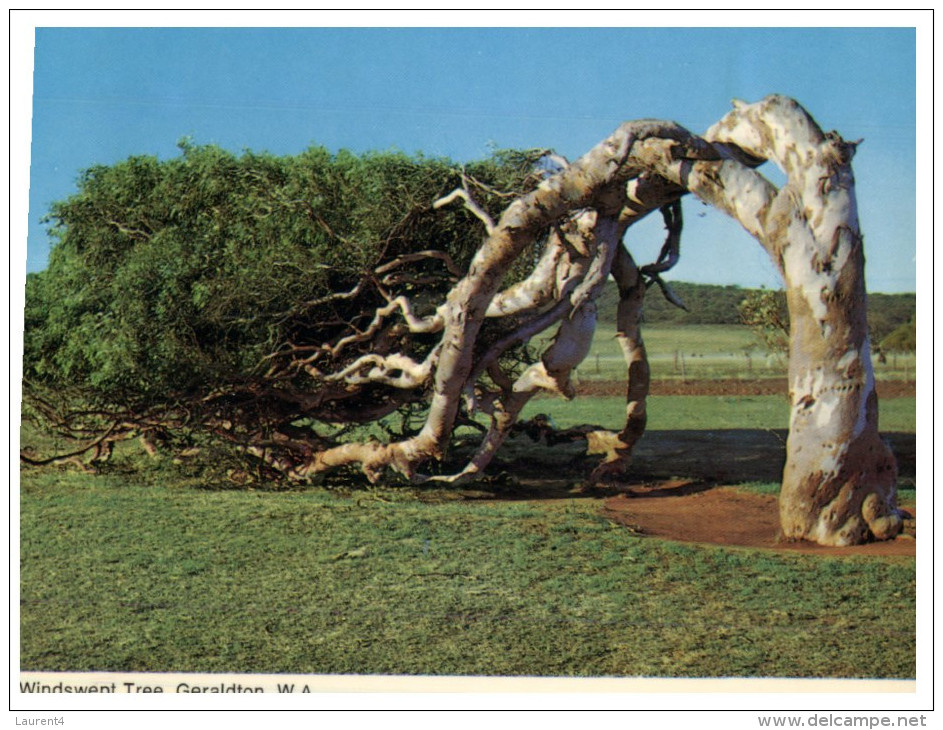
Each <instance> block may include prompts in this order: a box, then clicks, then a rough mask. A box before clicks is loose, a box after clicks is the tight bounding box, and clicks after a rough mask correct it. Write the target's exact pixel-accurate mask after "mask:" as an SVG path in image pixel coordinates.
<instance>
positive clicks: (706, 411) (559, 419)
mask: <svg viewBox="0 0 943 730" xmlns="http://www.w3.org/2000/svg"><path fill="white" fill-rule="evenodd" d="M916 408H917V399H916V398H883V399H881V400H880V401H878V413H879V416H878V418H879V424H880V428H881V430H882V431H884V432H896V433H914V432H915V430H916ZM537 413H546V414H549V415H551V416H552V417H553V420H554V422H555V423H556V425H557V426H558V427H560V428H568V427H571V426H576V425H579V424H583V423H591V424H596V425H600V426H603V427H605V428H608V429H616V430H618V429H621V428H622V426H623V425H624V424H625V398H623V397H618V396H603V397H594V398H583V397H580V398H575V399H573V400H571V401H566V400H563V399H562V398H554V397H549V396H547V397H539V398H535V399H534V400H532V401H531V402H530V403H528V404H527V406H526V407H525V409H524V412H523V414H522V418H530V417H532V416H533V415H534V414H537ZM788 427H789V402H788V401H787V400H786V398H785V396H777V395H755V396H727V395H723V396H719V395H685V396H676V395H669V396H652V397H650V398H649V399H648V426H647V428H648V430H652V431H668V430H676V429H704V430H716V429H729V428H747V429H750V428H763V429H769V428H773V429H785V428H788Z"/></svg>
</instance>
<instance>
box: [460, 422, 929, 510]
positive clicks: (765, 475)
mask: <svg viewBox="0 0 943 730" xmlns="http://www.w3.org/2000/svg"><path fill="white" fill-rule="evenodd" d="M883 436H884V438H885V440H886V441H887V442H888V444H889V445H890V447H891V449H892V451H893V452H894V454H895V456H896V457H897V462H898V471H899V480H900V484H901V486H902V487H905V488H906V487H909V488H913V485H914V480H915V473H916V439H915V435H914V434H912V433H887V434H883ZM786 437H787V432H786V430H784V429H776V430H774V429H718V430H713V431H706V430H677V431H649V432H646V434H645V435H644V436H643V437H642V439H641V440H640V441H639V443H638V446H637V447H636V450H635V455H634V458H633V461H632V466H631V468H630V471H629V473H628V474H627V475H626V477H625V479H624V480H622V481H621V483H620V484H618V485H613V486H611V487H601V488H583V487H582V486H581V485H582V484H583V483H584V482H585V480H586V478H587V477H588V476H589V474H590V472H591V471H592V469H593V467H594V466H595V465H596V464H597V463H598V461H597V459H598V457H596V456H586V454H585V444H584V443H583V442H575V443H566V444H555V445H553V446H547V445H546V444H545V443H544V442H542V441H540V442H535V441H532V440H531V439H529V438H527V437H526V436H518V437H515V438H511V439H509V440H508V442H507V443H506V445H505V446H504V447H503V448H502V450H501V452H500V453H499V455H498V457H497V458H496V459H495V460H494V462H493V463H492V464H491V466H490V468H489V470H488V471H489V475H488V476H487V477H486V478H484V479H482V480H480V481H477V482H474V483H472V484H467V485H463V486H461V487H458V488H457V491H458V494H459V495H461V496H464V497H467V498H475V497H483V498H504V499H541V498H543V499H559V498H573V497H575V496H580V495H585V496H594V497H598V496H605V495H606V494H607V493H609V492H613V493H618V492H620V491H624V489H625V488H626V487H633V486H646V487H649V488H652V489H651V491H648V492H646V494H647V496H676V495H681V494H691V493H694V492H698V491H706V490H708V489H711V488H713V487H714V486H718V485H730V484H742V483H749V482H772V483H778V482H779V481H780V480H781V479H782V473H783V466H784V464H785V459H786ZM468 453H470V452H469V451H466V450H465V449H458V450H456V452H455V453H453V455H452V456H453V460H452V461H451V463H450V464H449V465H448V467H454V468H456V469H458V468H461V467H460V466H459V465H460V463H461V458H462V457H463V456H467V455H468ZM661 485H663V486H661Z"/></svg>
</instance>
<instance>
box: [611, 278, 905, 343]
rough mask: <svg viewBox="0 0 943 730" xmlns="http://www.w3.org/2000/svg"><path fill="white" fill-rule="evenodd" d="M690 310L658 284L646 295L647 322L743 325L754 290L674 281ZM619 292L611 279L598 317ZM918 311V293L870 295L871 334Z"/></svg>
mask: <svg viewBox="0 0 943 730" xmlns="http://www.w3.org/2000/svg"><path fill="white" fill-rule="evenodd" d="M671 288H672V289H673V290H674V292H675V293H676V294H677V295H678V296H679V297H680V298H681V300H682V301H683V302H684V303H685V305H686V306H687V308H688V311H687V312H686V311H684V310H683V309H679V308H678V307H675V306H674V305H672V304H670V303H669V302H668V301H667V300H666V299H665V298H664V297H663V296H662V295H661V291H659V289H658V287H652V288H651V289H649V291H648V294H646V295H645V310H644V314H643V321H644V322H645V323H648V324H740V316H739V313H738V307H739V305H740V302H742V301H743V300H744V299H745V298H746V296H747V295H748V294H749V293H750V292H751V291H752V290H751V289H749V288H745V287H740V286H734V285H728V286H720V285H717V284H691V283H688V282H683V281H673V282H671ZM618 301H619V292H618V290H617V289H616V285H615V282H612V281H610V282H609V283H608V285H607V286H606V290H605V291H604V292H603V295H602V296H601V297H600V298H599V301H598V303H599V319H600V321H601V322H608V323H613V322H615V316H616V305H617V303H618ZM916 311H917V296H916V294H868V320H869V323H870V325H871V329H872V333H873V335H874V336H875V337H877V338H882V337H884V336H885V335H887V334H888V333H889V332H891V331H892V330H893V329H894V328H895V327H897V326H898V325H901V324H904V323H906V322H910V321H911V320H912V319H913V318H914V317H915V316H916Z"/></svg>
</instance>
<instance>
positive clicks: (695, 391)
mask: <svg viewBox="0 0 943 730" xmlns="http://www.w3.org/2000/svg"><path fill="white" fill-rule="evenodd" d="M625 387H626V386H625V382H624V381H618V380H611V381H609V380H583V381H582V382H581V383H580V384H579V386H578V388H577V393H578V394H579V395H588V396H593V395H595V396H602V395H625ZM877 391H878V397H879V398H902V397H911V398H912V397H914V396H915V395H916V393H917V384H916V383H914V382H911V381H904V380H879V381H878V382H877ZM788 392H789V388H788V385H787V383H786V379H785V378H762V379H758V380H686V381H681V380H653V381H652V384H651V395H782V396H783V397H785V396H786V394H787V393H788Z"/></svg>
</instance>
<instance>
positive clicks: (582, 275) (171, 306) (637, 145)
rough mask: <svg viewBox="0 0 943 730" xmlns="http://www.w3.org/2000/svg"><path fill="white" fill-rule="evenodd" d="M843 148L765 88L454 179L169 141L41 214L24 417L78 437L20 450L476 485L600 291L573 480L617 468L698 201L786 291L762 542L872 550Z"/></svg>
mask: <svg viewBox="0 0 943 730" xmlns="http://www.w3.org/2000/svg"><path fill="white" fill-rule="evenodd" d="M855 146H856V143H850V142H846V141H844V140H843V139H842V138H841V137H840V136H839V135H838V134H837V133H835V132H829V133H823V132H822V130H821V129H820V128H819V126H818V125H817V124H816V122H815V121H814V120H813V119H812V117H811V116H810V115H809V114H808V113H807V112H806V111H805V110H804V109H803V108H802V107H801V106H800V105H799V104H798V103H796V102H795V101H793V100H791V99H788V98H785V97H782V96H770V97H768V98H766V99H764V100H762V101H760V102H757V103H754V104H746V103H740V102H736V103H735V104H734V108H733V110H732V111H731V112H730V113H728V114H727V115H726V116H725V117H724V118H722V119H721V120H720V121H719V122H718V123H717V124H715V125H714V126H713V127H711V128H710V129H709V130H708V131H707V133H706V134H704V135H703V136H696V135H694V134H692V133H691V132H689V131H688V130H686V129H684V128H682V127H680V126H678V125H677V124H675V123H672V122H666V121H659V120H650V119H645V120H639V121H632V122H627V123H625V124H623V125H622V126H620V127H619V128H618V129H617V130H616V131H615V132H614V133H613V134H612V135H611V136H609V137H608V138H607V139H605V140H603V141H602V142H601V143H600V144H598V145H597V146H596V147H594V148H593V149H592V150H590V151H589V152H588V153H587V154H585V155H584V156H583V157H581V158H580V159H578V160H576V161H574V162H572V163H567V162H566V161H564V160H561V159H559V158H558V157H556V156H554V155H552V154H550V153H548V152H546V151H535V152H533V153H530V154H527V153H520V154H517V156H515V155H510V154H506V155H505V156H504V157H502V158H500V159H496V160H491V161H488V162H485V163H479V164H478V165H477V167H476V166H472V165H469V166H467V167H466V168H465V169H463V170H462V171H461V172H458V171H456V170H455V168H454V166H449V165H445V164H444V163H441V162H437V161H435V160H419V161H416V160H408V159H405V158H402V157H399V156H377V157H375V158H373V159H369V158H353V156H349V157H344V156H341V157H339V158H334V159H333V160H331V161H328V160H327V159H326V157H325V155H326V153H323V151H318V150H312V151H310V152H309V153H307V154H306V155H302V156H300V157H299V158H293V159H292V160H290V161H286V160H283V159H275V158H269V157H259V156H252V155H246V156H243V157H242V158H238V159H237V158H233V157H231V156H228V155H226V154H225V153H222V152H221V151H219V150H214V149H199V148H190V147H185V149H184V156H183V158H182V159H181V160H177V161H173V163H172V164H165V163H157V162H156V161H154V160H148V159H146V158H139V159H135V160H131V161H129V162H128V163H126V164H125V165H123V166H118V167H116V168H97V169H93V170H92V171H89V173H87V174H86V177H85V179H84V180H83V181H82V189H81V192H80V194H79V195H78V196H76V197H74V198H73V199H70V200H69V201H67V202H65V203H63V204H59V206H58V207H57V208H55V209H54V210H53V213H52V216H51V218H52V219H53V220H54V221H56V222H57V224H58V227H57V229H56V231H55V232H56V234H57V235H58V236H59V241H58V243H57V245H56V247H55V248H54V252H53V256H52V259H51V264H50V269H49V271H47V272H43V274H41V275H39V276H36V277H33V279H32V280H31V281H30V282H28V291H27V313H26V357H25V379H26V388H25V392H26V396H27V402H28V403H29V404H30V409H31V410H30V413H32V414H33V415H36V416H38V417H41V418H42V419H44V420H45V422H46V423H47V424H52V428H53V430H54V431H55V432H56V433H58V434H60V435H61V436H62V437H64V438H69V439H72V443H74V444H75V447H74V448H73V449H72V450H71V451H68V450H67V451H66V452H65V453H59V454H57V455H55V456H52V457H41V456H39V455H37V454H24V461H27V462H29V463H43V462H49V461H52V460H53V459H55V458H59V459H61V458H62V457H63V456H70V455H76V454H79V453H82V452H84V451H89V450H92V451H94V453H95V454H97V455H98V456H101V455H103V454H105V453H107V451H108V450H109V449H110V445H111V444H112V443H113V442H115V441H117V440H121V439H126V438H130V437H132V436H135V437H141V438H142V440H143V441H144V443H145V444H146V445H147V446H148V448H151V447H153V445H154V444H155V443H156V442H157V441H159V440H162V441H163V442H164V443H166V444H170V445H171V446H173V445H176V446H177V447H178V448H184V447H191V448H192V446H193V444H194V443H195V442H196V441H199V439H201V438H202V439H204V441H205V440H207V439H208V440H210V441H212V442H213V443H216V444H227V445H229V446H231V447H232V448H233V449H234V450H236V451H238V452H239V453H241V454H243V455H249V456H251V457H253V458H255V459H257V460H258V461H259V463H260V464H264V465H265V468H266V469H268V470H270V471H271V473H272V474H278V475H282V476H283V477H286V478H289V479H292V480H310V479H314V478H316V477H317V476H318V475H320V474H324V473H326V472H328V471H330V470H333V469H336V468H339V467H351V466H353V467H355V468H359V469H360V470H362V471H363V473H365V474H366V476H367V477H368V478H369V479H370V480H371V481H376V480H378V479H380V478H381V477H383V476H384V475H385V474H392V473H398V474H400V475H402V476H404V477H405V478H407V479H409V480H412V481H426V480H430V479H434V480H438V481H443V482H457V481H461V480H465V479H469V478H473V477H475V475H479V474H481V473H482V471H483V470H485V469H486V467H487V466H488V464H489V462H490V461H491V459H492V457H493V456H494V455H495V453H496V451H497V450H498V448H499V447H500V446H501V444H502V442H503V441H504V440H505V438H506V437H507V436H508V435H509V433H510V432H511V430H512V427H513V426H514V424H515V422H516V421H517V418H518V415H519V414H520V413H521V410H522V408H523V407H524V405H525V404H526V403H527V402H528V400H529V399H530V398H532V397H533V396H534V395H535V394H536V393H538V392H541V391H543V392H551V393H557V394H560V395H563V396H565V397H572V396H573V393H574V391H573V386H572V384H571V382H570V374H571V372H572V371H573V369H574V368H575V367H576V366H577V365H578V364H579V363H580V362H581V361H582V359H583V358H584V357H585V356H586V354H587V352H588V350H589V347H590V344H591V341H592V337H593V333H594V329H595V324H596V299H597V297H598V295H599V294H600V292H601V291H602V289H603V287H604V285H605V283H606V281H607V279H608V278H609V277H610V276H612V277H613V279H614V280H615V282H616V284H617V285H618V290H619V294H620V301H619V305H618V313H617V336H618V339H619V342H620V343H621V345H622V349H623V351H624V354H625V361H626V365H627V371H628V388H627V406H626V420H625V427H624V428H623V429H622V431H621V432H619V433H612V432H604V431H599V432H593V433H589V434H587V435H586V436H587V439H588V440H589V442H590V446H591V447H592V448H593V450H595V451H598V452H599V453H603V454H604V455H605V456H604V457H603V460H602V462H601V463H600V464H599V466H598V467H597V468H596V469H595V470H594V472H593V474H592V476H591V479H592V480H594V481H599V480H606V479H618V478H619V477H621V476H622V475H624V474H626V472H627V469H628V467H629V461H630V457H631V453H632V450H633V447H634V446H635V444H636V442H637V441H638V439H639V437H640V436H641V435H642V433H643V431H644V429H645V424H646V398H647V395H648V390H649V366H648V362H647V358H646V354H645V346H644V344H643V341H642V337H641V334H640V331H639V322H640V316H641V311H642V303H643V298H644V294H645V291H646V288H647V287H649V286H650V285H651V284H653V283H657V284H658V285H659V286H661V287H662V288H663V289H664V290H665V291H666V293H667V294H668V295H669V296H671V293H670V289H668V288H667V286H666V285H665V284H664V283H663V282H662V280H661V278H660V274H662V273H663V272H665V271H666V270H668V269H669V268H670V267H671V266H673V265H674V263H675V262H676V260H677V259H678V256H679V245H680V235H681V227H682V218H681V207H680V199H681V198H682V197H683V196H684V195H686V194H688V193H692V194H693V195H695V196H696V197H697V198H699V199H700V200H702V201H704V202H706V203H708V204H710V205H713V206H715V207H717V208H719V209H721V210H722V211H724V212H725V213H727V214H728V215H730V216H732V217H733V218H735V219H736V220H737V221H739V222H740V224H741V225H742V226H743V227H744V228H745V229H746V230H747V231H748V232H749V233H750V234H752V235H753V236H754V237H755V238H756V239H757V240H758V241H759V242H760V244H761V245H762V246H763V247H764V248H765V249H766V251H767V252H768V253H769V255H770V257H771V258H772V260H773V261H774V263H775V265H776V266H777V268H778V269H779V271H780V272H781V273H782V276H783V279H784V281H785V285H786V292H787V301H788V307H789V316H790V353H789V391H790V393H789V395H790V399H791V408H792V411H791V418H790V431H789V439H788V443H787V459H786V466H785V473H784V475H783V484H782V490H781V497H780V504H781V509H780V512H781V522H782V529H783V533H784V535H785V536H786V537H787V538H794V539H808V540H812V541H815V542H818V543H821V544H825V545H846V544H854V543H859V542H863V541H866V540H869V539H889V538H892V537H894V536H895V535H897V534H898V533H899V531H900V529H901V523H902V521H901V515H900V513H899V511H898V509H897V506H896V463H895V460H894V457H893V455H892V454H891V453H890V451H889V449H888V448H887V446H886V445H885V444H884V443H883V441H882V440H881V438H880V436H879V434H878V426H877V397H876V393H875V383H874V376H873V371H872V365H871V357H870V352H869V343H868V336H867V322H866V293H865V286H864V255H863V250H862V234H861V232H860V230H859V226H858V215H857V210H856V202H855V187H854V178H853V174H852V168H851V159H852V156H853V154H854V151H855ZM766 161H771V162H773V163H775V164H776V165H777V166H778V167H780V168H781V169H782V170H783V171H784V172H785V174H786V177H787V182H786V183H785V184H784V185H783V186H782V187H779V188H777V187H776V186H774V185H773V184H771V183H770V182H769V181H768V180H767V179H766V178H765V177H763V176H762V175H761V174H760V173H759V172H758V171H757V169H756V168H757V167H759V166H760V165H761V164H762V163H764V162H766ZM341 163H343V164H341ZM342 168H343V169H342ZM366 202H369V206H366ZM656 210H657V211H660V213H661V215H663V216H664V220H665V223H666V228H667V231H668V234H667V239H666V241H665V245H664V247H663V249H662V253H661V256H660V257H659V260H658V261H657V262H655V263H653V264H649V265H647V266H639V265H638V264H637V262H636V261H635V260H634V259H633V257H632V254H631V253H630V252H629V251H628V250H627V249H626V248H625V247H624V246H623V245H622V238H623V235H624V234H625V232H626V230H627V229H628V228H629V227H630V226H632V225H633V224H634V223H636V222H637V221H639V220H640V219H641V218H643V217H644V216H646V215H647V214H649V213H651V212H652V211H656ZM470 226H472V227H473V228H474V229H477V230H476V232H470V231H471V230H472V228H470ZM552 327H555V328H556V330H555V335H554V336H553V338H552V339H551V340H550V344H549V346H548V347H547V348H546V350H545V351H544V352H542V353H540V354H539V356H538V357H528V354H529V351H528V348H527V347H526V346H527V343H528V342H530V341H531V340H533V339H534V338H535V336H537V335H538V334H540V333H543V332H545V331H546V330H548V328H552ZM391 414H402V415H403V427H402V428H401V429H400V430H399V431H398V432H397V434H396V436H394V437H393V438H390V439H387V440H378V439H375V438H367V439H362V440H357V439H353V440H351V439H349V438H347V439H345V438H341V437H338V433H339V426H338V425H337V424H350V423H365V422H372V421H377V420H379V419H383V418H388V417H389V416H390V415H391ZM482 415H484V417H485V423H486V424H487V425H486V426H485V427H484V428H482V429H481V430H482V432H483V435H482V438H481V442H480V445H479V446H478V448H477V450H476V451H475V452H474V454H473V455H472V456H471V458H470V460H469V461H468V462H467V464H466V465H465V466H464V468H461V469H459V470H458V471H457V472H456V473H452V474H436V475H434V476H433V475H432V472H433V471H435V470H434V469H433V468H432V467H433V466H434V465H435V464H436V463H437V462H440V461H441V460H442V459H443V457H444V455H445V453H446V451H447V448H448V446H449V443H450V439H451V437H452V434H453V432H454V430H455V429H456V428H457V427H458V426H460V425H464V424H468V423H470V422H471V421H472V420H473V419H474V418H475V417H476V416H477V417H479V419H480V418H482ZM417 417H418V423H417V424H416V425H415V427H413V421H414V420H415V419H416V418H417ZM340 430H342V429H340ZM439 471H441V470H439Z"/></svg>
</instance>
